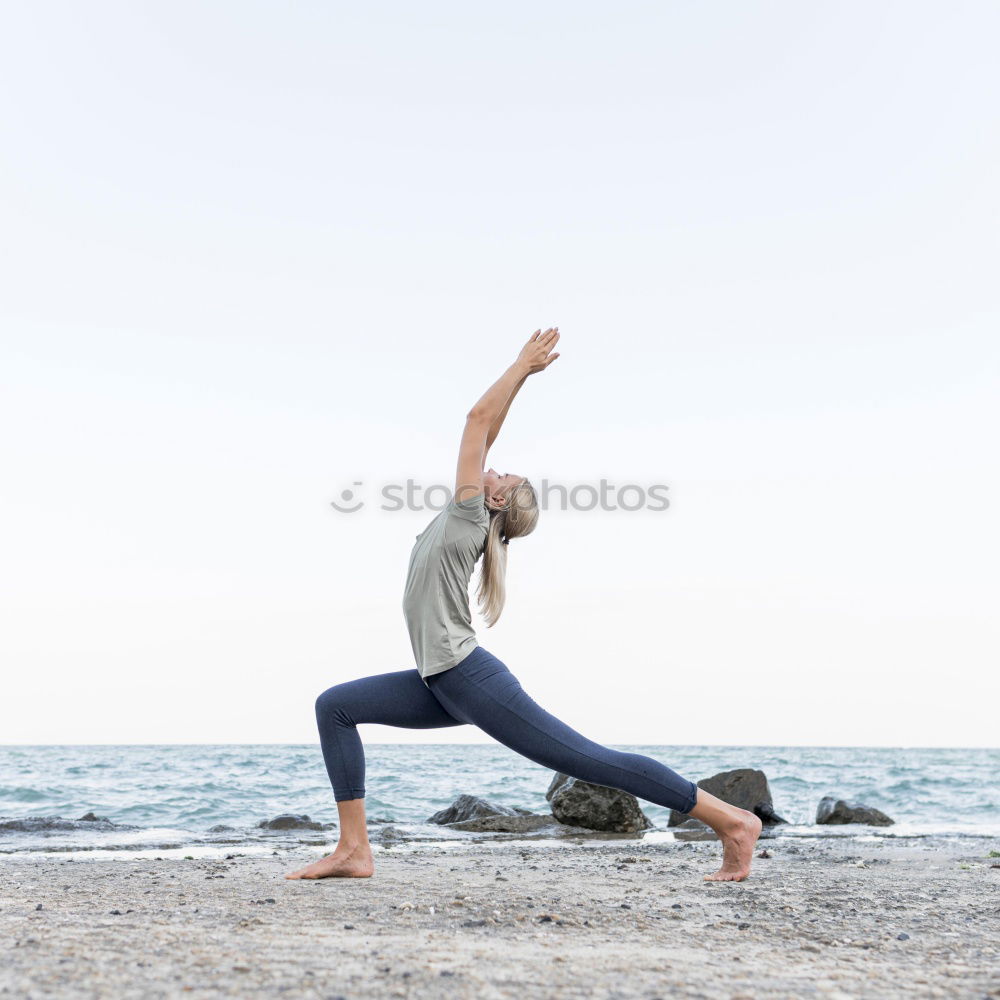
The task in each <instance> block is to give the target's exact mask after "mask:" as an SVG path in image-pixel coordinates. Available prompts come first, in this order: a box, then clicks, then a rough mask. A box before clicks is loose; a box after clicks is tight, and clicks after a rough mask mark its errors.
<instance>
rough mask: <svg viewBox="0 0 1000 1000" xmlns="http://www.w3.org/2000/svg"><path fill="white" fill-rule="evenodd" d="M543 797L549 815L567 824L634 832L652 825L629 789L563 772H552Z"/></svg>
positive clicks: (614, 831)
mask: <svg viewBox="0 0 1000 1000" xmlns="http://www.w3.org/2000/svg"><path fill="white" fill-rule="evenodd" d="M545 798H546V799H548V801H549V804H550V805H551V807H552V815H553V816H555V818H556V819H557V820H559V822H560V823H565V824H567V825H569V826H582V827H585V828H586V829H588V830H605V831H608V832H612V833H638V832H639V831H640V830H648V829H650V828H651V827H652V825H653V824H652V823H651V822H650V821H649V817H648V816H647V815H646V814H645V813H644V812H643V811H642V810H641V809H640V808H639V800H638V799H637V798H636V797H635V796H634V795H631V794H630V793H629V792H623V791H621V790H620V789H618V788H608V787H607V786H605V785H594V784H591V783H590V782H589V781H580V780H579V779H578V778H570V777H569V776H567V775H565V774H556V776H555V777H554V778H553V779H552V784H550V785H549V790H548V791H547V792H546V793H545Z"/></svg>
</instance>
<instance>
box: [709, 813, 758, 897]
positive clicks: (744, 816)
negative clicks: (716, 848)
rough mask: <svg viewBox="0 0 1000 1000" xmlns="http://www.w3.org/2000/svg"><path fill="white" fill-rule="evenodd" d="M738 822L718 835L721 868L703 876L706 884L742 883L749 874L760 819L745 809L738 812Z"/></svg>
mask: <svg viewBox="0 0 1000 1000" xmlns="http://www.w3.org/2000/svg"><path fill="white" fill-rule="evenodd" d="M740 813H741V816H740V819H739V822H737V823H734V824H733V826H732V828H731V829H729V830H726V831H723V832H720V833H719V839H720V840H721V841H722V867H721V868H720V869H719V870H718V871H717V872H713V873H712V874H711V875H706V876H705V881H706V882H742V881H743V879H745V878H746V877H747V876H748V875H749V874H750V864H751V862H752V861H753V849H754V847H755V846H756V844H757V838H758V837H759V836H760V831H761V828H762V826H763V824H762V823H761V821H760V819H759V818H758V817H757V816H755V815H754V814H753V813H752V812H748V811H747V810H746V809H741V810H740Z"/></svg>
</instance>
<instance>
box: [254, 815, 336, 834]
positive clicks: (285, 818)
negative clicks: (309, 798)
mask: <svg viewBox="0 0 1000 1000" xmlns="http://www.w3.org/2000/svg"><path fill="white" fill-rule="evenodd" d="M257 826H258V828H260V829H262V830H322V829H323V824H322V823H314V822H313V821H312V820H311V819H310V818H309V817H308V816H305V815H301V816H300V815H298V814H296V813H282V814H281V815H280V816H275V817H274V819H262V820H261V821H260V822H259V823H258V824H257Z"/></svg>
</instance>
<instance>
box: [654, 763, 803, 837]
mask: <svg viewBox="0 0 1000 1000" xmlns="http://www.w3.org/2000/svg"><path fill="white" fill-rule="evenodd" d="M698 787H699V788H703V789H704V790H705V791H706V792H708V793H709V795H714V796H715V797H716V798H717V799H722V801H723V802H728V803H729V804H730V805H731V806H736V807H737V808H739V809H747V810H749V811H750V812H752V813H754V814H755V815H757V816H759V817H760V818H761V820H763V822H764V825H765V826H775V825H777V824H778V823H787V822H788V820H786V819H782V818H781V817H780V816H779V815H778V814H777V813H776V812H775V811H774V803H773V802H772V800H771V786H770V785H768V783H767V775H766V774H764V772H763V771H757V770H754V769H753V768H750V767H739V768H736V770H733V771H720V772H719V773H718V774H713V775H712V777H711V778H702V779H701V781H699V782H698ZM688 818H689V817H688V816H687V814H686V813H682V812H677V810H676V809H671V810H670V819H669V820H668V821H667V826H680V825H681V823H683V822H684V821H685V820H687V819H688Z"/></svg>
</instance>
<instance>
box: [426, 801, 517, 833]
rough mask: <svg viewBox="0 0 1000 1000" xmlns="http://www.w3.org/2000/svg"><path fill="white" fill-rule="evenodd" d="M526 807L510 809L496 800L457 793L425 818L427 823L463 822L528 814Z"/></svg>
mask: <svg viewBox="0 0 1000 1000" xmlns="http://www.w3.org/2000/svg"><path fill="white" fill-rule="evenodd" d="M530 815H531V813H530V811H529V810H527V809H516V808H515V809H512V808H510V807H509V806H502V805H499V804H498V803H496V802H487V801H486V799H480V798H477V797H476V796H475V795H459V797H458V798H457V799H455V801H454V802H452V804H451V805H450V806H448V808H447V809H442V810H441V811H440V812H436V813H434V815H433V816H429V817H428V818H427V822H428V823H438V824H440V825H442V826H443V825H444V824H446V823H448V824H450V823H465V822H467V821H468V820H473V819H485V818H486V817H488V816H530Z"/></svg>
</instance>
